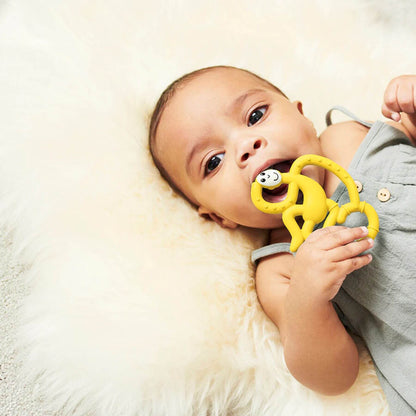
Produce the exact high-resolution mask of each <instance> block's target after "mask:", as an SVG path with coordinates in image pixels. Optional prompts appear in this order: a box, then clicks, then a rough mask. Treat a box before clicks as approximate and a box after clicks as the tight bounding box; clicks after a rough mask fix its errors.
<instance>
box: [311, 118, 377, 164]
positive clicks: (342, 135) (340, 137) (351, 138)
mask: <svg viewBox="0 0 416 416" xmlns="http://www.w3.org/2000/svg"><path fill="white" fill-rule="evenodd" d="M368 130H369V128H368V127H366V126H364V125H362V124H360V123H358V122H356V121H345V122H341V123H336V124H332V125H331V126H329V127H327V128H326V129H325V130H324V131H323V132H322V134H321V135H320V137H319V140H320V142H321V148H322V152H323V154H324V156H326V157H328V158H330V159H332V160H334V161H335V162H337V163H338V164H339V165H341V166H342V167H343V168H345V169H348V166H349V165H350V162H351V160H352V158H353V157H354V155H355V153H356V151H357V149H358V147H359V146H360V144H361V142H362V141H363V140H364V137H365V136H366V135H367V133H368Z"/></svg>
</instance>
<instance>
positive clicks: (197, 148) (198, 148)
mask: <svg viewBox="0 0 416 416" xmlns="http://www.w3.org/2000/svg"><path fill="white" fill-rule="evenodd" d="M206 146H207V144H206V142H205V140H201V141H198V142H197V143H195V144H194V145H193V146H192V147H191V150H190V151H189V152H188V154H187V155H186V162H185V163H186V164H185V166H186V173H187V174H188V175H190V173H191V172H190V170H191V162H192V159H193V157H194V156H195V155H196V154H197V153H198V152H200V151H201V150H202V149H204V148H205V147H206Z"/></svg>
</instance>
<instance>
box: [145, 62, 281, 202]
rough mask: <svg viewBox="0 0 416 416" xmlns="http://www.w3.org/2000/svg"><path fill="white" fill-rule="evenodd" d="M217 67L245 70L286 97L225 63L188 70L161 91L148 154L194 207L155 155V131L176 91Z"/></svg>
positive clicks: (262, 79)
mask: <svg viewBox="0 0 416 416" xmlns="http://www.w3.org/2000/svg"><path fill="white" fill-rule="evenodd" d="M217 69H237V70H239V71H243V72H246V73H248V74H250V75H252V76H254V77H256V78H257V79H259V80H260V81H262V82H264V83H265V84H266V85H267V86H269V87H270V88H272V89H274V90H275V91H277V92H278V93H279V94H281V95H283V96H284V97H286V98H288V97H287V96H286V95H285V94H284V93H283V92H282V91H281V90H280V89H279V88H277V87H276V86H275V85H273V84H272V83H270V82H269V81H267V80H266V79H264V78H262V77H260V76H259V75H257V74H255V73H253V72H251V71H248V70H247V69H242V68H236V67H233V66H226V65H216V66H209V67H206V68H201V69H197V70H196V71H192V72H189V73H187V74H185V75H183V76H181V77H180V78H178V79H177V80H176V81H173V82H172V83H171V84H170V85H169V86H168V87H167V88H166V89H165V91H163V93H162V95H161V96H160V98H159V100H158V101H157V103H156V106H155V108H154V110H153V113H152V116H151V118H150V124H149V150H150V154H151V155H152V159H153V162H154V164H155V166H156V167H157V168H158V170H159V172H160V174H161V175H162V177H163V178H164V179H165V180H166V182H167V183H168V184H169V185H170V187H171V188H172V189H173V190H174V191H175V192H176V193H177V194H179V195H180V196H182V197H183V198H185V199H186V200H187V201H188V202H189V203H190V204H191V205H192V206H194V207H196V205H195V203H194V202H192V201H191V200H190V199H189V198H188V197H187V196H186V195H185V194H184V193H183V191H182V190H181V189H180V188H179V187H178V185H177V184H175V183H174V181H173V180H172V178H171V176H170V175H169V173H168V172H167V171H166V169H165V168H164V166H163V165H162V163H161V161H160V159H159V158H158V157H157V155H156V150H155V148H156V143H155V142H156V133H157V128H158V126H159V123H160V119H161V117H162V114H163V111H164V109H165V108H166V106H167V105H168V103H169V101H170V100H171V99H172V98H173V96H174V95H175V93H176V91H177V90H178V89H179V88H181V87H184V86H185V85H186V84H187V83H188V82H190V81H192V80H193V79H195V78H197V77H199V76H200V75H203V74H205V73H206V72H210V71H214V70H217Z"/></svg>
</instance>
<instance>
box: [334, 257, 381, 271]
mask: <svg viewBox="0 0 416 416" xmlns="http://www.w3.org/2000/svg"><path fill="white" fill-rule="evenodd" d="M372 259H373V258H372V256H371V254H365V255H363V256H357V257H353V258H351V259H347V260H343V261H342V262H339V263H338V266H340V267H341V268H342V270H343V272H344V273H345V275H348V274H350V273H352V272H353V271H355V270H358V269H361V267H364V266H367V264H369V263H370V262H371V260H372Z"/></svg>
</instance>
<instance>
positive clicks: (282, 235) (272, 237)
mask: <svg viewBox="0 0 416 416" xmlns="http://www.w3.org/2000/svg"><path fill="white" fill-rule="evenodd" d="M291 238H292V237H291V235H290V233H289V231H288V230H287V229H286V228H285V227H281V228H274V229H273V230H270V234H269V244H274V243H290V241H291Z"/></svg>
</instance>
